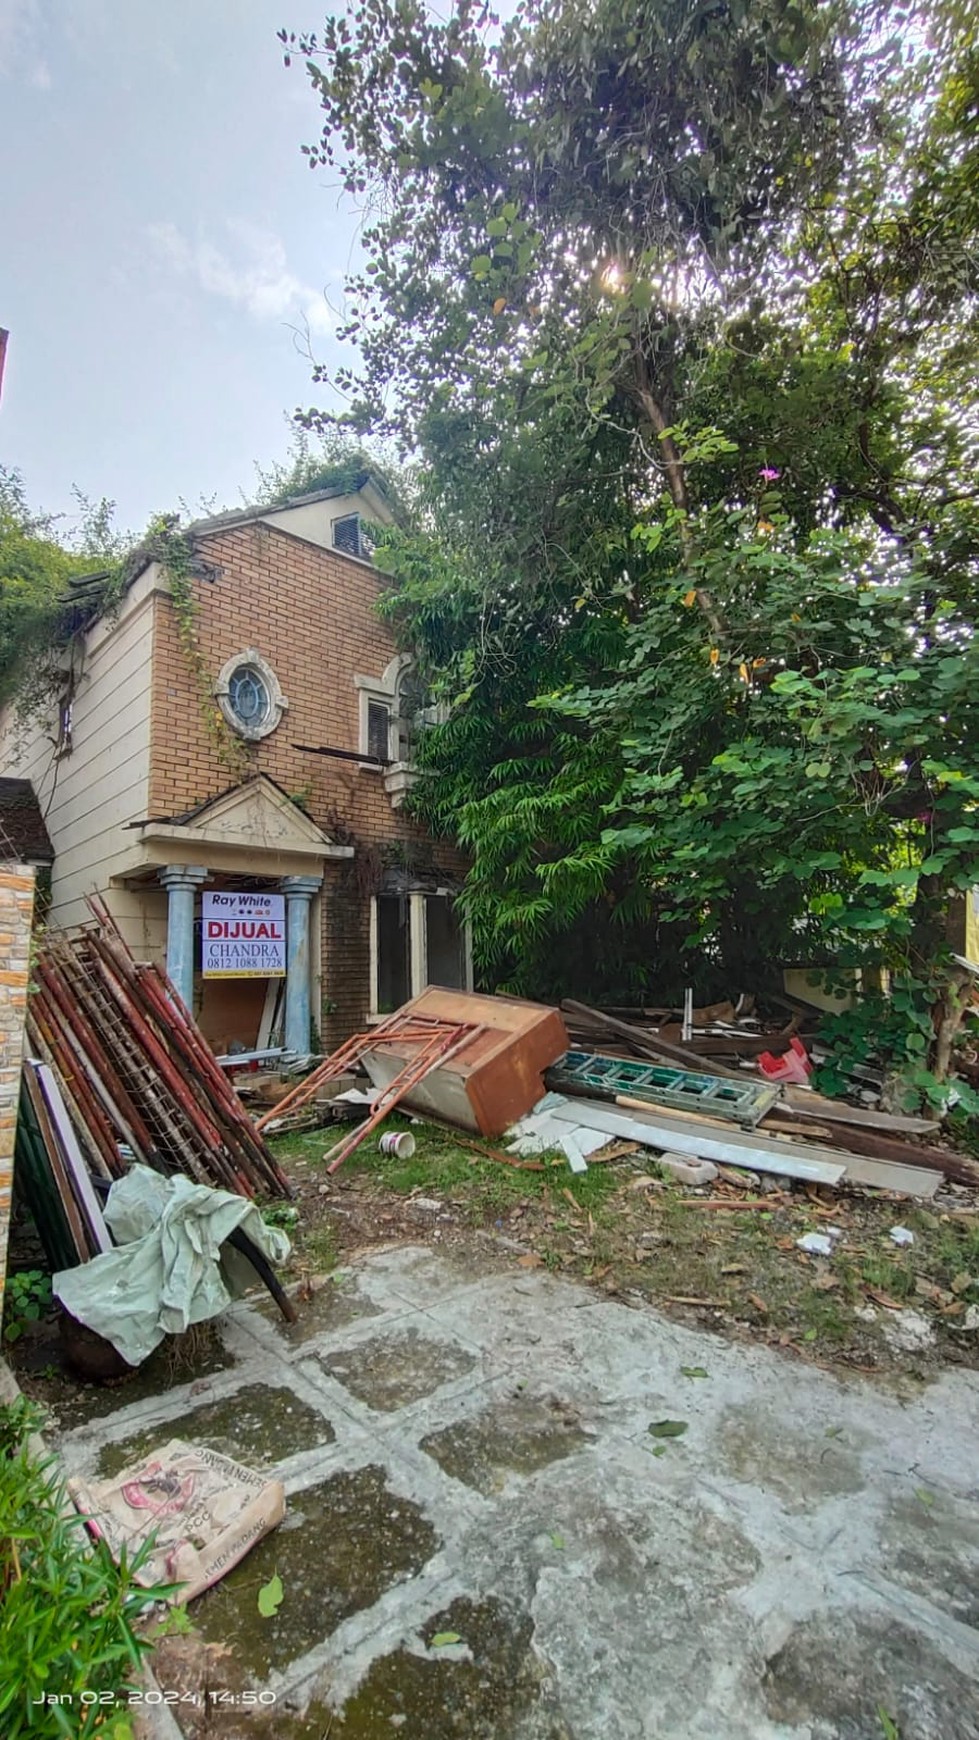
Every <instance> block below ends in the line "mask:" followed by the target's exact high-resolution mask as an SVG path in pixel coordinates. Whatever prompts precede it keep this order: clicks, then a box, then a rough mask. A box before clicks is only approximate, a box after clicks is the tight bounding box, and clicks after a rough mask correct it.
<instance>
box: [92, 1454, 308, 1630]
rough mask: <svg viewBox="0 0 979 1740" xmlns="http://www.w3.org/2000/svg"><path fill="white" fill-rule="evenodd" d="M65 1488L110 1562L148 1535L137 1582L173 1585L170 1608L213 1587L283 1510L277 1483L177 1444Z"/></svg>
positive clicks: (274, 1524) (135, 1547)
mask: <svg viewBox="0 0 979 1740" xmlns="http://www.w3.org/2000/svg"><path fill="white" fill-rule="evenodd" d="M68 1489H69V1491H70V1493H71V1496H72V1498H73V1500H74V1502H75V1506H76V1508H77V1509H78V1510H79V1511H81V1513H82V1515H83V1516H84V1517H85V1518H86V1520H87V1522H88V1524H89V1527H90V1528H91V1529H92V1531H93V1532H95V1533H98V1534H100V1535H102V1537H103V1538H104V1540H105V1541H106V1543H107V1545H108V1547H109V1549H110V1551H111V1552H112V1553H113V1554H114V1556H115V1557H117V1558H118V1556H119V1550H120V1548H121V1547H125V1548H126V1552H127V1555H128V1556H131V1555H132V1554H134V1553H135V1552H136V1551H137V1550H138V1548H139V1547H141V1546H142V1544H143V1542H144V1541H145V1540H147V1539H148V1538H149V1536H150V1535H153V1536H154V1537H155V1545H154V1548H153V1552H152V1553H151V1555H150V1557H149V1558H148V1559H147V1561H146V1563H145V1565H144V1566H143V1568H142V1570H141V1571H140V1573H139V1581H140V1582H141V1583H144V1584H149V1583H180V1584H181V1585H182V1587H181V1588H180V1589H179V1590H178V1591H177V1593H176V1594H175V1595H174V1596H173V1597H172V1599H173V1600H174V1601H176V1602H183V1601H192V1600H193V1599H194V1596H195V1595H200V1594H201V1593H202V1592H203V1591H204V1590H205V1589H209V1588H210V1587H211V1584H212V1583H216V1582H218V1580H219V1578H221V1577H223V1576H224V1574H225V1572H226V1571H230V1570H231V1567H232V1565H237V1563H238V1561H239V1559H243V1558H244V1556H245V1554H246V1553H247V1552H249V1551H250V1549H251V1548H252V1547H253V1546H254V1545H255V1542H256V1541H260V1540H261V1538H262V1536H263V1535H267V1534H268V1533H269V1531H270V1530H271V1529H274V1528H276V1527H277V1526H278V1524H279V1523H280V1522H281V1521H282V1518H283V1517H284V1516H285V1509H286V1501H285V1491H284V1489H283V1486H282V1483H281V1481H278V1480H269V1479H268V1478H267V1477H266V1476H265V1475H264V1474H255V1473H254V1472H253V1471H252V1469H250V1468H244V1467H242V1465H241V1463H240V1462H232V1460H231V1458H230V1457H229V1456H221V1455H219V1454H218V1452H217V1451H216V1450H206V1449H203V1448H201V1447H198V1446H197V1445H194V1444H184V1443H182V1442H181V1441H180V1439H179V1438H174V1439H173V1440H172V1441H171V1442H170V1443H169V1444H164V1445H163V1447H162V1449H159V1450H154V1451H152V1452H151V1454H150V1455H149V1456H146V1457H144V1458H143V1460H142V1461H141V1462H138V1463H136V1464H134V1466H133V1467H132V1468H126V1469H124V1470H123V1472H122V1473H121V1474H117V1475H115V1476H114V1477H113V1479H111V1480H81V1479H75V1480H69V1482H68Z"/></svg>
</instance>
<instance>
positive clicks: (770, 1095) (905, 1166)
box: [511, 1002, 979, 1197]
mask: <svg viewBox="0 0 979 1740" xmlns="http://www.w3.org/2000/svg"><path fill="white" fill-rule="evenodd" d="M562 1010H563V1011H564V1012H565V1013H566V1015H567V1017H568V1020H569V1026H570V1030H571V1033H572V1035H573V1036H574V1038H575V1039H576V1040H578V1042H579V1043H580V1044H583V1043H584V1042H585V1040H588V1041H590V1044H591V1047H592V1049H590V1050H587V1051H585V1050H580V1049H576V1050H572V1051H569V1052H568V1053H566V1054H565V1056H563V1057H562V1058H560V1059H558V1060H557V1061H556V1062H555V1063H554V1064H553V1065H552V1067H551V1068H549V1069H548V1070H547V1071H546V1074H545V1081H546V1084H547V1086H548V1088H549V1089H550V1090H551V1091H550V1092H549V1093H548V1094H547V1095H546V1096H545V1097H543V1098H542V1099H541V1100H540V1101H539V1102H538V1103H537V1105H536V1106H535V1107H534V1108H533V1109H532V1111H531V1113H530V1114H529V1115H528V1116H525V1117H524V1118H522V1119H520V1120H518V1122H517V1123H516V1125H515V1126H514V1127H513V1130H512V1131H511V1135H512V1137H513V1139H514V1147H515V1151H516V1152H518V1153H520V1154H523V1155H528V1154H534V1153H539V1152H541V1150H542V1149H544V1148H547V1147H558V1148H560V1149H562V1150H563V1152H564V1153H565V1154H566V1155H567V1158H568V1162H569V1165H570V1166H571V1167H572V1169H573V1170H575V1171H581V1170H583V1168H584V1166H585V1165H586V1164H587V1156H588V1154H589V1153H591V1152H594V1151H596V1150H597V1149H598V1148H600V1147H601V1146H602V1144H603V1143H607V1142H608V1141H609V1140H612V1139H616V1138H617V1139H620V1140H624V1141H627V1142H632V1143H637V1144H639V1145H641V1146H644V1147H650V1148H654V1149H659V1150H661V1151H662V1152H664V1153H666V1154H667V1155H668V1156H669V1157H670V1158H671V1159H673V1160H674V1161H675V1162H677V1163H678V1164H679V1165H680V1166H682V1165H684V1164H687V1165H689V1164H691V1163H693V1164H694V1165H696V1164H698V1163H699V1164H701V1165H702V1164H704V1163H706V1164H708V1165H709V1164H714V1165H720V1166H724V1165H727V1166H731V1167H748V1168H750V1169H751V1170H752V1171H755V1172H762V1173H775V1174H777V1175H781V1176H783V1177H787V1178H792V1179H798V1180H803V1181H807V1182H810V1183H813V1184H820V1185H828V1186H830V1187H834V1186H836V1185H838V1184H839V1183H840V1182H841V1181H843V1180H844V1179H845V1180H846V1181H847V1182H848V1183H853V1184H860V1185H864V1186H869V1187H871V1188H876V1189H883V1190H893V1191H898V1192H902V1193H905V1194H908V1195H914V1196H923V1197H924V1196H932V1195H934V1193H935V1191H936V1189H937V1188H938V1186H939V1184H940V1183H941V1182H942V1179H943V1177H944V1178H951V1179H956V1180H958V1181H959V1182H961V1183H965V1184H971V1185H975V1184H977V1183H979V1170H977V1168H976V1167H975V1166H974V1165H973V1163H972V1162H970V1161H969V1160H967V1159H964V1158H963V1157H962V1156H960V1155H957V1154H955V1153H952V1152H950V1151H949V1150H947V1149H945V1148H940V1147H937V1146H930V1145H929V1146H926V1145H925V1144H924V1143H923V1142H922V1140H921V1138H922V1137H925V1136H929V1135H931V1134H932V1133H933V1132H934V1131H936V1130H937V1129H938V1127H939V1126H938V1124H937V1123H936V1122H935V1121H934V1120H928V1119H925V1118H913V1117H901V1116H898V1115H895V1114H890V1113H886V1112H882V1111H880V1110H879V1109H877V1108H876V1107H875V1108H873V1109H869V1108H867V1107H866V1106H862V1105H850V1104H849V1103H847V1102H846V1101H841V1100H830V1099H826V1098H824V1097H823V1096H822V1095H820V1094H817V1093H815V1092H814V1091H813V1090H812V1089H811V1088H810V1087H809V1086H808V1085H806V1084H807V1081H808V1075H809V1073H810V1070H811V1063H810V1054H809V1052H808V1051H807V1049H806V1046H805V1045H804V1044H803V1042H802V1040H801V1039H800V1038H799V1036H798V1032H797V1031H796V1030H795V1029H796V1027H797V1025H798V1021H797V1018H796V1017H795V1016H794V1017H793V1024H792V1025H790V1027H789V1028H786V1029H784V1030H783V1031H782V1033H781V1034H780V1035H778V1036H776V1037H773V1035H772V1034H770V1033H755V1034H753V1035H751V1034H744V1035H743V1034H741V1033H740V1032H739V1031H737V1030H735V1031H729V1027H731V1026H732V1024H733V1022H734V1019H735V1016H736V1015H737V1011H736V1009H735V1006H734V1005H733V1004H728V1005H714V1006H713V1007H712V1009H710V1010H706V1011H704V1010H701V1011H697V1010H691V1009H690V1008H689V1007H688V1009H687V1011H686V1015H685V1020H684V1024H683V1028H682V1029H680V1028H678V1027H677V1026H676V1025H675V1024H674V1026H673V1027H670V1025H669V1024H668V1023H665V1021H661V1023H660V1025H654V1024H653V1018H659V1017H665V1016H666V1015H667V1014H668V1011H650V1010H644V1011H641V1012H640V1016H641V1020H636V1019H626V1018H625V1015H624V1014H623V1013H622V1012H609V1011H605V1010H598V1009H590V1008H588V1007H587V1006H586V1005H584V1004H581V1003H575V1002H566V1003H564V1004H562ZM814 1013H815V1012H814ZM698 1016H700V1017H701V1018H702V1019H703V1018H705V1017H706V1018H708V1019H704V1020H703V1031H701V1032H700V1033H699V1034H698V1033H696V1032H694V1028H695V1027H696V1025H697V1017H698ZM743 1018H744V1017H743V1016H742V1019H743ZM778 1039H780V1040H781V1043H782V1050H781V1051H779V1050H778V1045H777V1040H778ZM698 1040H699V1041H700V1043H701V1050H700V1051H699V1052H698V1051H696V1050H694V1049H693V1046H694V1044H695V1043H696V1042H697V1041H698ZM732 1043H733V1044H734V1047H735V1050H734V1053H733V1055H734V1056H736V1057H738V1056H740V1058H741V1062H740V1067H731V1066H730V1065H729V1064H726V1063H724V1062H721V1061H720V1059H719V1058H717V1057H711V1058H710V1070H709V1072H708V1069H707V1068H706V1061H705V1060H706V1057H707V1051H706V1048H707V1045H716V1046H717V1047H718V1048H719V1049H722V1050H726V1049H727V1048H728V1047H729V1046H730V1045H731V1044H732ZM630 1054H631V1058H639V1059H642V1060H643V1061H642V1062H633V1061H631V1059H630ZM732 1125H740V1126H741V1128H739V1129H735V1128H732ZM814 1137H816V1138H818V1142H817V1141H814V1140H813V1139H812V1138H814Z"/></svg>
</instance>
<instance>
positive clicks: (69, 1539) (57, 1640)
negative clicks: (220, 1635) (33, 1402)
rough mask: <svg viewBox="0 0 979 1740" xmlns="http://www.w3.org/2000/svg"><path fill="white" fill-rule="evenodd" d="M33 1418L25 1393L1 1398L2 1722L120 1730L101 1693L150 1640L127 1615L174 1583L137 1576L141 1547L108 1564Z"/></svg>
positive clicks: (46, 1739) (10, 1732) (40, 1732)
mask: <svg viewBox="0 0 979 1740" xmlns="http://www.w3.org/2000/svg"><path fill="white" fill-rule="evenodd" d="M38 1424H39V1416H38V1414H37V1411H36V1410H35V1409H34V1408H32V1407H31V1406H30V1405H29V1404H25V1403H23V1402H22V1401H21V1402H18V1403H16V1404H14V1405H13V1406H12V1407H5V1408H0V1732H2V1733H3V1735H4V1737H5V1740H21V1737H22V1736H27V1735H33V1736H35V1740H58V1737H60V1736H65V1735H69V1734H74V1735H80V1736H83V1737H87V1736H88V1735H91V1734H96V1733H97V1734H99V1735H100V1736H105V1740H109V1736H113V1737H114V1740H122V1737H123V1735H124V1734H125V1733H126V1730H127V1727H128V1724H127V1723H126V1721H125V1719H124V1718H123V1717H122V1716H121V1715H120V1714H119V1713H118V1712H117V1713H116V1714H115V1715H113V1714H112V1704H111V1703H108V1704H105V1705H103V1704H102V1703H101V1700H100V1694H105V1695H106V1696H107V1697H108V1698H111V1697H112V1696H120V1695H121V1694H123V1693H124V1692H125V1690H126V1689H127V1688H128V1687H130V1686H132V1685H133V1684H134V1682H135V1679H136V1677H137V1675H138V1670H139V1665H140V1661H141V1659H142V1656H143V1654H144V1653H145V1652H146V1650H147V1649H148V1648H149V1647H150V1646H149V1643H148V1642H147V1640H146V1639H145V1638H140V1637H139V1636H137V1633H136V1630H135V1627H136V1623H137V1621H138V1620H139V1619H140V1617H141V1616H142V1615H143V1614H144V1613H145V1612H146V1611H147V1609H148V1608H150V1607H152V1606H153V1605H154V1603H155V1602H156V1601H158V1600H161V1599H164V1598H166V1596H167V1595H169V1594H172V1592H173V1591H172V1588H171V1587H169V1586H166V1587H165V1586H163V1585H157V1586H155V1587H153V1588H149V1589H144V1588H142V1587H140V1585H139V1584H138V1582H137V1581H136V1577H137V1574H138V1572H139V1571H140V1569H141V1567H142V1565H143V1564H144V1563H145V1561H146V1558H147V1555H148V1552H149V1551H150V1550H151V1549H150V1548H149V1546H146V1547H144V1548H142V1549H141V1550H140V1551H139V1552H138V1553H137V1554H136V1555H135V1556H134V1557H132V1558H130V1557H128V1556H127V1555H126V1554H125V1553H124V1554H123V1555H122V1556H121V1558H120V1562H119V1564H118V1565H116V1564H115V1563H114V1561H113V1559H112V1555H111V1554H110V1552H109V1550H108V1548H107V1546H106V1545H105V1542H104V1541H94V1542H93V1541H91V1540H90V1539H89V1537H88V1534H87V1532H86V1530H85V1525H84V1523H83V1522H82V1519H81V1517H80V1516H79V1515H78V1514H77V1512H76V1511H75V1510H74V1508H73V1506H72V1505H71V1503H70V1501H69V1500H68V1497H67V1494H66V1492H65V1488H64V1486H63V1484H62V1482H61V1479H60V1477H59V1476H58V1474H57V1472H56V1468H55V1463H54V1460H53V1458H52V1459H49V1460H46V1461H42V1460H40V1459H39V1458H38V1457H37V1456H36V1455H35V1453H34V1451H33V1450H32V1449H31V1446H30V1442H29V1439H30V1434H31V1433H32V1432H33V1431H35V1430H36V1429H37V1426H38ZM83 1694H84V1695H85V1697H86V1699H89V1700H91V1701H87V1702H83ZM45 1698H56V1699H58V1700H62V1701H57V1702H53V1703H46V1702H45V1701H44V1700H45ZM69 1716H70V1718H71V1721H70V1724H69V1719H68V1718H69ZM129 1733H130V1735H131V1728H130V1729H129Z"/></svg>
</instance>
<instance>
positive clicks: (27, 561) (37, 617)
mask: <svg viewBox="0 0 979 1740" xmlns="http://www.w3.org/2000/svg"><path fill="white" fill-rule="evenodd" d="M76 566H77V562H76V561H73V559H72V557H71V556H70V555H69V553H68V552H67V551H66V550H65V549H64V548H63V547H62V546H61V545H60V544H59V543H58V542H57V541H56V540H55V538H54V535H53V522H52V521H51V520H50V519H45V518H43V517H41V518H39V517H37V516H35V515H34V514H32V513H31V511H30V508H29V507H28V504H27V499H26V495H25V492H24V486H23V482H22V479H21V477H20V474H19V473H18V472H16V471H12V470H9V469H7V468H0V700H8V699H10V697H11V696H12V695H13V694H14V692H15V691H16V690H17V689H18V688H20V687H21V686H22V685H23V684H24V683H25V681H26V680H27V679H28V676H29V673H32V672H33V671H34V670H35V668H36V666H37V664H38V661H39V660H40V659H41V658H42V657H43V654H44V652H45V651H46V649H47V647H48V646H50V644H51V639H52V636H53V634H54V629H55V624H56V622H57V620H58V617H59V614H60V612H61V609H62V605H63V601H64V597H65V592H66V589H67V585H68V580H69V577H70V575H71V573H72V571H73V569H74V568H75V567H76Z"/></svg>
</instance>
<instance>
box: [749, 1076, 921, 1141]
mask: <svg viewBox="0 0 979 1740" xmlns="http://www.w3.org/2000/svg"><path fill="white" fill-rule="evenodd" d="M785 1102H786V1103H785V1105H784V1106H782V1108H781V1111H782V1113H786V1112H788V1111H789V1110H790V1109H791V1111H793V1112H798V1113H800V1115H801V1116H802V1117H805V1118H819V1119H821V1120H822V1121H823V1122H824V1123H827V1122H828V1123H831V1124H860V1125H862V1126H863V1127H864V1128H866V1129H869V1130H880V1131H881V1132H882V1133H883V1132H885V1131H886V1132H889V1133H893V1134H894V1135H896V1136H930V1135H932V1134H933V1133H934V1132H935V1131H936V1130H938V1129H940V1128H941V1125H940V1123H939V1120H938V1119H937V1118H911V1117H900V1116H898V1114H897V1113H896V1112H878V1111H871V1109H870V1108H869V1107H868V1106H851V1105H847V1103H846V1101H845V1100H829V1099H827V1098H826V1096H825V1094H817V1093H815V1092H813V1090H812V1089H811V1088H804V1087H792V1086H788V1087H787V1088H786V1090H785Z"/></svg>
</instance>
